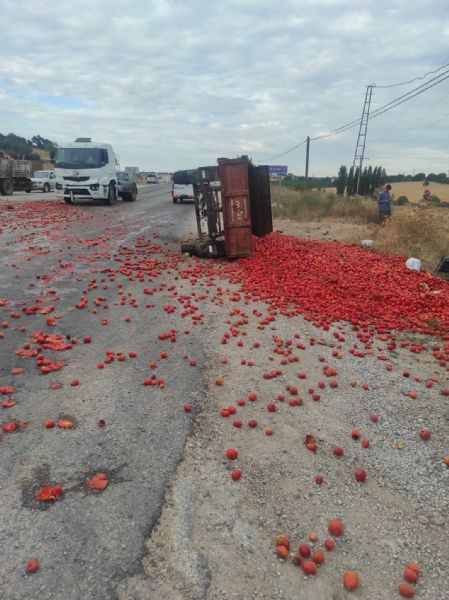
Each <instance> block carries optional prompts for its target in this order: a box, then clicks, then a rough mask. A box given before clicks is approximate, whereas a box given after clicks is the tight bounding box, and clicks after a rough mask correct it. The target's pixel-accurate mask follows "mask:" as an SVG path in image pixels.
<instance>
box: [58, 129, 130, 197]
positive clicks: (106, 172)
mask: <svg viewBox="0 0 449 600" xmlns="http://www.w3.org/2000/svg"><path fill="white" fill-rule="evenodd" d="M52 158H53V160H54V161H55V175H56V183H55V190H56V197H57V198H59V199H61V200H64V201H65V202H66V203H67V204H72V203H73V201H74V200H76V199H78V198H91V199H101V200H103V201H104V202H105V204H112V203H113V202H114V201H115V200H116V199H117V197H118V195H119V193H120V189H119V185H118V181H117V160H116V156H115V154H114V151H113V149H112V146H111V144H103V143H99V142H93V141H92V140H91V138H77V139H76V140H75V141H74V142H72V143H70V144H66V145H64V146H61V147H58V148H57V149H56V151H55V154H54V155H52Z"/></svg>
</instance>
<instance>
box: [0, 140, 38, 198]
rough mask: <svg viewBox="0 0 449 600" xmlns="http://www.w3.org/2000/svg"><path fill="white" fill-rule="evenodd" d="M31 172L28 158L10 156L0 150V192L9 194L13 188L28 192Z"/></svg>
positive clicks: (30, 186) (5, 194) (4, 194)
mask: <svg viewBox="0 0 449 600" xmlns="http://www.w3.org/2000/svg"><path fill="white" fill-rule="evenodd" d="M32 172H33V171H32V165H31V162H30V161H29V160H18V159H16V158H12V157H11V156H9V154H6V152H2V151H1V150H0V194H2V195H3V196H10V195H11V194H12V193H13V192H14V190H16V191H25V192H30V191H31V188H32V182H31V175H32Z"/></svg>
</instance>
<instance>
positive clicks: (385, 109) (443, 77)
mask: <svg viewBox="0 0 449 600" xmlns="http://www.w3.org/2000/svg"><path fill="white" fill-rule="evenodd" d="M447 66H449V63H448V64H446V65H443V66H441V67H439V68H438V69H436V70H435V71H433V72H429V73H427V74H426V76H427V75H430V74H433V73H434V72H435V73H436V72H438V71H441V69H443V68H445V67H447ZM422 78H423V77H417V78H416V79H422ZM448 78H449V69H448V70H447V71H445V72H444V73H440V74H439V75H436V76H435V77H433V78H432V79H429V81H426V82H425V83H422V84H421V85H419V86H417V87H416V88H414V89H412V90H410V91H408V92H406V93H405V94H402V95H401V96H398V97H397V98H395V99H394V100H391V101H390V102H388V103H387V104H384V105H383V106H381V107H379V108H377V109H376V110H374V111H373V112H372V113H371V115H370V118H371V119H373V118H375V117H379V116H380V115H383V114H384V113H386V112H388V111H389V110H392V109H393V108H396V107H397V106H400V105H401V104H404V103H405V102H407V101H408V100H411V99H412V98H415V97H416V96H419V95H420V94H422V93H423V92H426V91H427V90H429V89H431V88H432V87H434V86H436V85H438V84H439V83H441V82H442V81H445V80H446V79H448ZM429 84H432V85H429ZM395 85H396V84H395ZM397 85H402V84H397ZM375 87H394V86H393V85H391V86H375ZM413 92H416V93H413ZM359 125H360V119H355V120H354V121H350V122H349V123H346V124H345V125H341V126H340V127H337V128H336V129H333V130H332V131H329V132H327V133H324V134H322V135H318V136H315V137H311V138H310V141H311V142H315V141H317V140H322V139H326V138H328V137H331V136H333V135H336V134H337V133H344V132H345V131H348V130H349V129H353V128H354V127H356V126H359ZM306 141H307V139H304V140H303V141H302V142H300V143H299V144H296V145H295V146H293V147H292V148H289V149H288V150H285V152H282V153H281V154H278V155H276V156H273V157H271V158H268V159H265V160H266V161H271V160H275V159H277V158H281V157H283V156H285V155H286V154H289V153H290V152H293V150H296V149H297V148H299V147H300V146H302V145H303V144H305V143H306Z"/></svg>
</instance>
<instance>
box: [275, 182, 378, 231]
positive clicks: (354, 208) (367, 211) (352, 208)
mask: <svg viewBox="0 0 449 600" xmlns="http://www.w3.org/2000/svg"><path fill="white" fill-rule="evenodd" d="M272 207H273V216H274V217H275V218H284V219H285V218H287V219H293V220H295V221H301V222H306V221H312V220H318V221H320V220H322V219H327V218H332V219H351V220H352V221H353V222H357V223H373V222H375V221H376V220H377V206H376V204H375V202H373V201H372V200H367V199H365V198H342V197H339V196H337V195H336V194H332V193H329V192H315V191H309V192H298V191H295V190H289V189H285V188H284V189H282V190H280V191H279V189H273V190H272Z"/></svg>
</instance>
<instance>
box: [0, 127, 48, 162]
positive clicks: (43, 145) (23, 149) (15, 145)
mask: <svg viewBox="0 0 449 600" xmlns="http://www.w3.org/2000/svg"><path fill="white" fill-rule="evenodd" d="M56 146H57V144H55V142H52V141H51V140H48V139H47V138H44V137H42V136H40V135H33V137H32V138H31V139H30V140H27V139H26V138H23V137H20V136H18V135H15V134H14V133H8V135H3V134H2V133H0V150H3V151H4V152H7V153H8V154H10V155H11V156H13V157H14V158H24V159H26V160H39V155H38V154H36V152H34V150H35V148H38V149H39V150H46V151H47V152H51V151H52V150H54V149H55V148H56Z"/></svg>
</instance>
